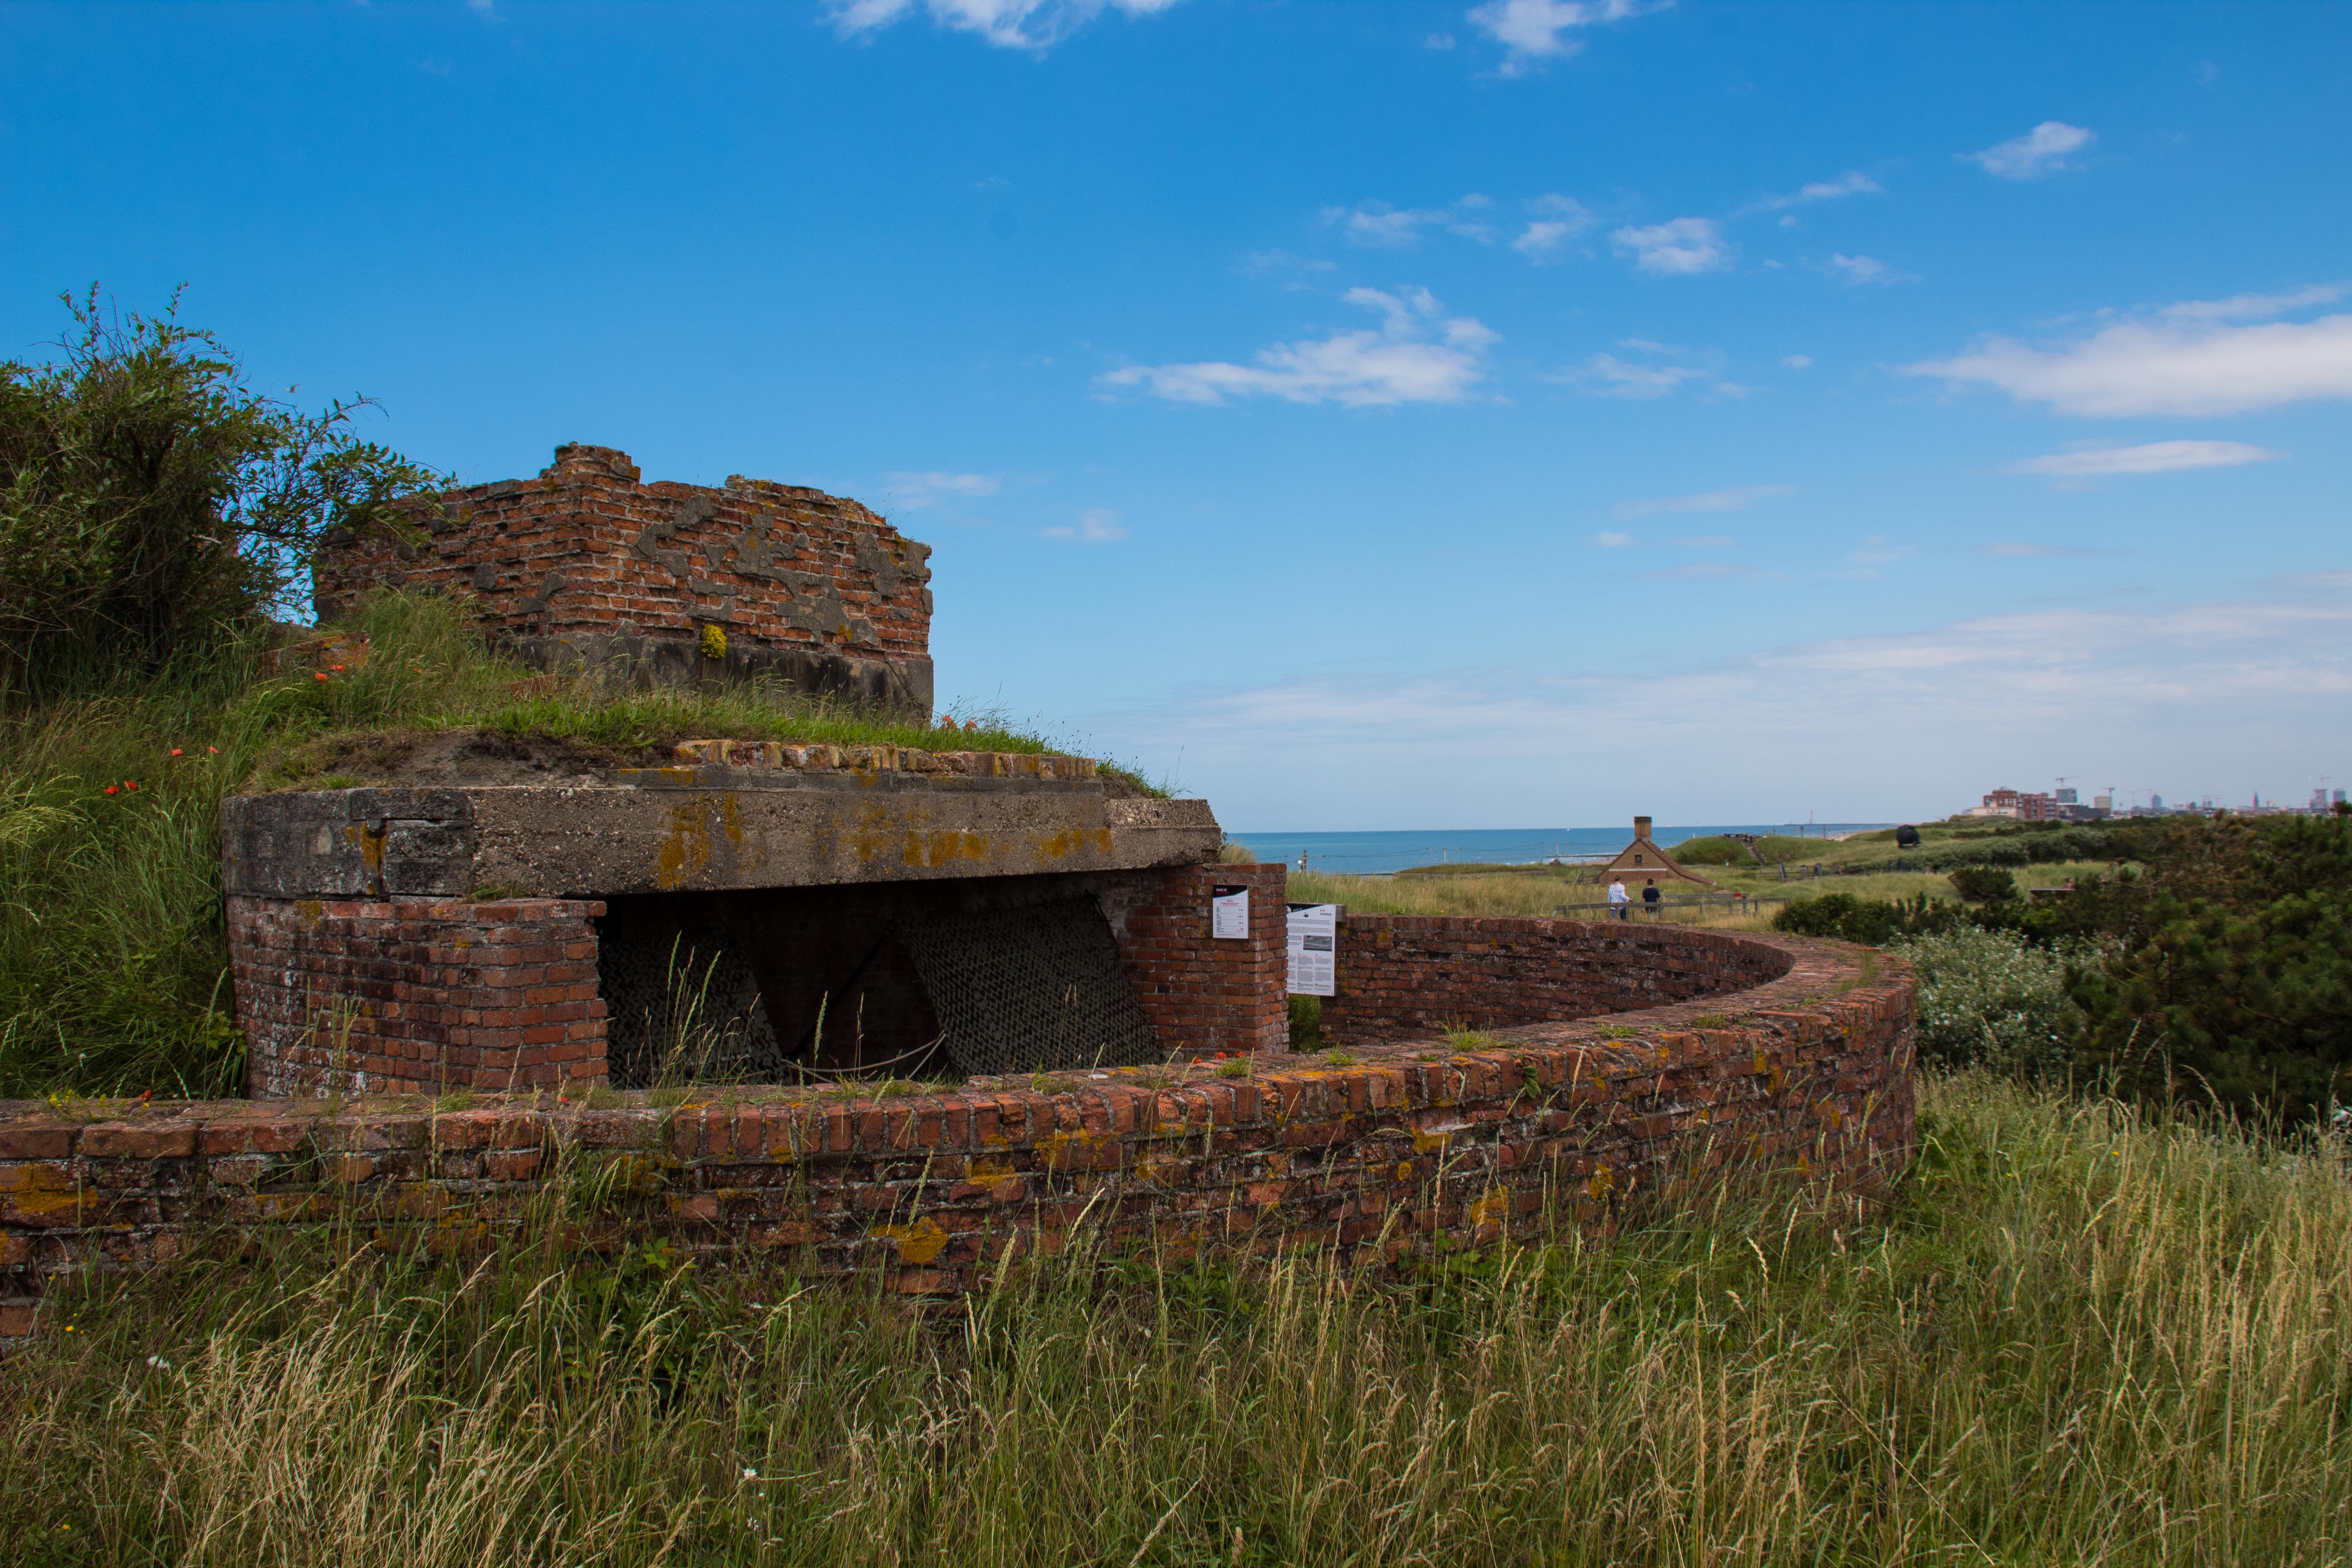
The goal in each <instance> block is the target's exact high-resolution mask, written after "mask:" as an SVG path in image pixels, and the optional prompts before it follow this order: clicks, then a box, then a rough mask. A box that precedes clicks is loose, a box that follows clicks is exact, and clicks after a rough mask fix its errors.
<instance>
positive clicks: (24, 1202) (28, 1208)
mask: <svg viewBox="0 0 2352 1568" xmlns="http://www.w3.org/2000/svg"><path fill="white" fill-rule="evenodd" d="M0 1198H5V1199H6V1200H7V1206H8V1207H9V1208H11V1209H13V1210H14V1211H16V1213H18V1214H21V1215H37V1214H58V1213H59V1212H61V1211H64V1210H67V1209H72V1208H76V1207H79V1205H80V1203H81V1194H79V1193H78V1192H76V1191H75V1190H74V1184H73V1178H72V1177H70V1176H68V1175H67V1174H66V1173H64V1172H63V1171H60V1170H57V1169H56V1168H54V1167H52V1166H48V1165H25V1166H20V1167H19V1168H17V1169H16V1170H14V1171H9V1172H5V1173H0Z"/></svg>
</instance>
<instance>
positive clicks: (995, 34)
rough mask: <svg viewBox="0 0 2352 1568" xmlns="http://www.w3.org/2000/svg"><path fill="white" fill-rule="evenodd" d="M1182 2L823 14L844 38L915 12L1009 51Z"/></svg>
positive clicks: (883, 4)
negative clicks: (1106, 18)
mask: <svg viewBox="0 0 2352 1568" xmlns="http://www.w3.org/2000/svg"><path fill="white" fill-rule="evenodd" d="M1182 3H1183V0H829V4H828V5H827V14H828V15H829V16H831V18H832V21H833V25H834V27H835V30H836V31H837V32H839V33H840V34H841V36H842V37H857V36H858V35H860V34H864V33H874V32H878V31H879V30H881V29H882V28H884V27H888V26H895V25H896V24H898V23H899V22H902V21H904V20H906V19H907V18H908V16H913V15H914V14H915V13H916V12H917V11H918V10H921V11H923V12H926V13H928V14H929V16H930V18H931V20H932V22H934V23H935V24H937V25H938V26H942V27H948V28H951V29H953V30H954V31H956V32H960V33H977V34H979V35H980V36H981V37H982V38H984V39H986V40H987V41H988V42H989V43H992V44H995V45H997V46H998V47H1002V48H1008V49H1042V48H1047V47H1051V46H1053V45H1055V44H1057V43H1059V42H1061V41H1062V40H1063V39H1064V38H1066V37H1069V36H1070V35H1071V34H1072V33H1075V32H1076V31H1077V30H1078V29H1079V28H1080V27H1083V26H1086V25H1087V23H1088V22H1091V21H1093V20H1094V19H1095V18H1096V17H1097V16H1101V15H1102V14H1103V13H1104V12H1105V11H1117V12H1118V13H1119V14H1120V15H1122V16H1150V15H1152V14H1153V13H1154V12H1159V11H1166V10H1171V9H1172V8H1174V7H1175V6H1177V5H1181V4H1182Z"/></svg>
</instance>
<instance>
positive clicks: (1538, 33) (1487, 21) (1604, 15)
mask: <svg viewBox="0 0 2352 1568" xmlns="http://www.w3.org/2000/svg"><path fill="white" fill-rule="evenodd" d="M1671 3H1672V0H1659V3H1658V4H1653V5H1643V4H1640V3H1639V0H1487V3H1486V4H1485V5H1474V6H1472V7H1471V8H1470V12H1469V22H1470V25H1471V26H1474V27H1475V28H1477V29H1478V30H1479V31H1480V32H1482V33H1484V34H1486V36H1487V37H1490V38H1492V39H1494V40H1495V41H1496V43H1498V44H1500V45H1502V46H1503V47H1504V49H1505V50H1506V51H1507V52H1506V53H1505V55H1504V57H1503V74H1504V75H1505V76H1524V75H1526V74H1527V73H1528V72H1529V71H1531V70H1535V69H1537V68H1539V67H1541V66H1544V65H1548V64H1549V63H1550V62H1551V61H1554V60H1564V59H1566V58H1568V57H1569V56H1570V55H1572V54H1574V53H1576V51H1577V50H1579V49H1580V48H1582V47H1584V41H1583V40H1582V39H1581V38H1574V37H1569V35H1570V33H1572V32H1574V31H1575V30H1576V29H1578V28H1580V27H1591V26H1597V25H1598V24H1600V23H1603V22H1622V21H1623V20H1624V19H1625V18H1626V17H1628V16H1640V15H1641V14H1642V13H1643V12H1644V11H1654V10H1658V9H1661V8H1662V7H1663V5H1667V4H1671Z"/></svg>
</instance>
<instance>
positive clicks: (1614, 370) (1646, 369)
mask: <svg viewBox="0 0 2352 1568" xmlns="http://www.w3.org/2000/svg"><path fill="white" fill-rule="evenodd" d="M1710 374H1711V373H1710V372H1707V371H1704V370H1701V369H1699V368H1698V367H1697V366H1696V365H1687V364H1636V363H1627V362H1626V361H1624V360H1621V359H1619V358H1618V357H1617V356H1616V355H1615V354H1608V353H1601V354H1594V355H1593V356H1592V357H1591V359H1589V360H1586V361H1585V362H1584V363H1583V365H1582V367H1581V368H1580V369H1578V370H1576V371H1574V372H1572V373H1571V374H1570V379H1571V380H1576V381H1581V382H1585V383H1587V385H1586V387H1585V390H1586V391H1588V392H1591V393H1592V394H1594V395H1597V396H1601V397H1667V396H1671V395H1673V394H1674V393H1675V390H1676V389H1677V388H1678V387H1680V386H1681V385H1682V384H1683V383H1684V382H1685V381H1706V380H1707V379H1709V377H1710Z"/></svg>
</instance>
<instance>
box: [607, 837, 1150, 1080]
mask: <svg viewBox="0 0 2352 1568" xmlns="http://www.w3.org/2000/svg"><path fill="white" fill-rule="evenodd" d="M1130 880H1132V879H1128V878H1121V877H1118V876H1116V875H1112V876H1096V877H1011V878H991V879H973V880H966V881H956V882H936V883H918V884H892V885H878V886H877V885H866V886H836V887H816V888H777V889H753V890H735V891H719V892H701V893H663V894H639V895H630V896H621V897H614V898H611V899H609V900H606V912H605V913H604V916H603V917H602V918H601V919H600V920H599V921H597V927H598V931H597V937H598V944H597V945H598V957H597V973H598V980H599V984H600V989H601V991H602V994H603V995H604V1004H605V1042H606V1043H605V1062H606V1072H607V1074H608V1079H609V1081H610V1082H611V1083H612V1084H613V1086H614V1088H617V1089H646V1088H651V1087H655V1086H656V1085H661V1084H673V1083H724V1082H734V1083H798V1082H812V1081H816V1082H822V1081H829V1080H830V1081H844V1080H856V1079H882V1078H897V1079H931V1080H945V1079H964V1078H970V1077H978V1076H994V1075H1003V1074H1011V1073H1024V1072H1050V1071H1069V1070H1078V1069H1084V1068H1097V1067H1101V1068H1108V1067H1133V1066H1139V1065H1141V1064H1144V1063H1147V1062H1154V1061H1158V1060H1160V1059H1161V1058H1162V1057H1163V1055H1164V1054H1165V1052H1164V1051H1163V1049H1162V1047H1161V1046H1160V1040H1159V1038H1158V1036H1157V1035H1156V1033H1155V1031H1154V1030H1153V1028H1152V1026H1151V1024H1150V1020H1149V1018H1148V1017H1147V1016H1145V1014H1144V1011H1143V1009H1142V1007H1141V1006H1140V1005H1139V1003H1138V1001H1137V998H1136V993H1135V988H1134V984H1133V983H1132V981H1131V979H1130V977H1129V973H1128V970H1127V967H1126V963H1125V961H1124V960H1123V958H1122V956H1121V954H1120V952H1119V947H1118V941H1117V939H1116V937H1115V936H1114V934H1113V931H1112V929H1111V924H1110V919H1109V916H1108V914H1107V912H1106V904H1107V903H1108V904H1109V905H1110V906H1112V907H1113V908H1115V907H1116V906H1117V903H1118V898H1119V895H1120V893H1121V891H1122V890H1123V884H1124V883H1126V882H1127V881H1130Z"/></svg>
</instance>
